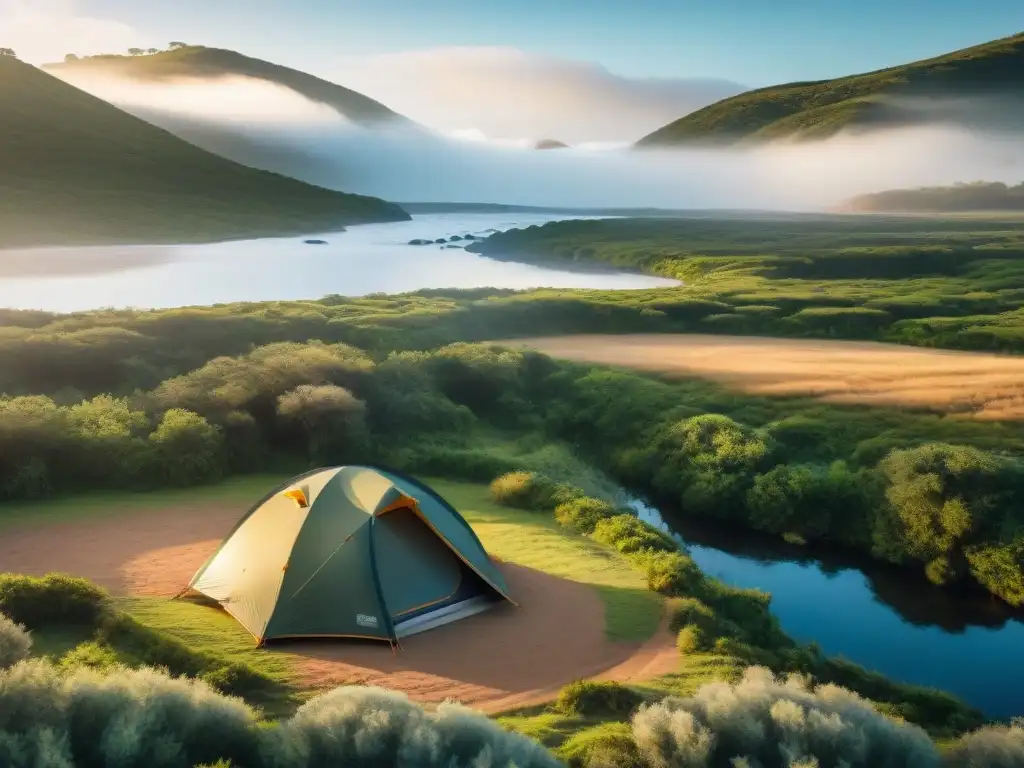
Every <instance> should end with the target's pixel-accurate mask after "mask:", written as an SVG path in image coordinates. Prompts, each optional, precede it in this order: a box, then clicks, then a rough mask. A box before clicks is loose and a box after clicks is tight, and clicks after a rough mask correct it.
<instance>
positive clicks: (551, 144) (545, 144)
mask: <svg viewBox="0 0 1024 768" xmlns="http://www.w3.org/2000/svg"><path fill="white" fill-rule="evenodd" d="M533 148H534V149H568V148H569V145H568V144H563V143H562V142H560V141H556V140H555V139H541V140H540V141H538V142H537V143H536V144H534V145H533Z"/></svg>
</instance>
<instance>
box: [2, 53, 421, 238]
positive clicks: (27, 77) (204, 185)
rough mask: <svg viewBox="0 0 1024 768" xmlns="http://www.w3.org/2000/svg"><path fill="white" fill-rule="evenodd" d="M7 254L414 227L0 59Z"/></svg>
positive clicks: (401, 215)
mask: <svg viewBox="0 0 1024 768" xmlns="http://www.w3.org/2000/svg"><path fill="white" fill-rule="evenodd" d="M0 104H2V105H3V109H2V111H0V147H3V148H4V155H3V160H2V162H0V246H16V245H37V244H59V243H76V244H78V243H92V242H167V241H182V240H189V241H202V240H213V239H224V238H238V237H255V236H261V235H272V234H291V233H301V232H308V231H325V230H329V229H334V228H338V227H341V226H343V225H345V224H351V223H358V222H367V221H395V220H405V219H408V217H409V216H408V214H407V213H406V212H405V211H403V210H402V209H401V208H399V207H398V206H396V205H394V204H392V203H386V202H384V201H383V200H379V199H377V198H373V197H364V196H360V195H349V194H344V193H341V192H335V191H333V190H327V189H323V188H321V187H314V186H311V185H309V184H305V183H302V182H299V181H296V180H294V179H290V178H287V177H285V176H279V175H277V174H273V173H269V172H266V171H259V170H256V169H253V168H249V167H246V166H243V165H239V164H237V163H233V162H231V161H229V160H226V159H224V158H222V157H219V156H217V155H214V154H212V153H209V152H206V151H204V150H202V149H199V148H198V147H195V146H192V145H191V144H188V143H186V142H184V141H182V140H181V139H178V138H177V137H175V136H173V135H172V134H170V133H168V132H166V131H164V130H162V129H160V128H156V127H154V126H152V125H150V124H149V123H146V122H145V121H143V120H139V119H138V118H136V117H132V116H131V115H129V114H127V113H125V112H122V111H121V110H119V109H117V108H116V107H113V106H111V105H110V104H107V103H106V102H104V101H101V100H100V99H97V98H95V97H93V96H90V95H89V94H87V93H85V92H83V91H80V90H78V89H77V88H74V87H72V86H70V85H68V84H66V83H64V82H62V81H60V80H59V79H57V78H55V77H52V76H51V75H48V74H46V73H45V72H42V71H40V70H38V69H36V68H35V67H32V66H30V65H28V64H24V63H22V62H20V61H18V60H16V59H13V58H9V57H0Z"/></svg>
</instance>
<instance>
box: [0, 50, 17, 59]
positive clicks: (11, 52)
mask: <svg viewBox="0 0 1024 768" xmlns="http://www.w3.org/2000/svg"><path fill="white" fill-rule="evenodd" d="M0 56H7V57H8V58H11V59H16V58H18V54H16V53H15V52H14V49H13V48H0Z"/></svg>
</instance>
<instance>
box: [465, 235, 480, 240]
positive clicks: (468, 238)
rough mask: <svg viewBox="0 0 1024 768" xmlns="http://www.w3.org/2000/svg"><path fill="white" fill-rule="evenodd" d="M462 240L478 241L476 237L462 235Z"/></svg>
mask: <svg viewBox="0 0 1024 768" xmlns="http://www.w3.org/2000/svg"><path fill="white" fill-rule="evenodd" d="M462 239H463V240H478V239H479V238H478V237H477V236H476V235H463V236H462Z"/></svg>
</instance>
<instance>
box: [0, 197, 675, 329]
mask: <svg viewBox="0 0 1024 768" xmlns="http://www.w3.org/2000/svg"><path fill="white" fill-rule="evenodd" d="M566 218H588V217H572V216H565V215H558V214H540V213H515V212H512V213H447V214H424V215H418V216H414V217H413V220H412V221H402V222H393V223H389V224H364V225H360V226H356V227H350V228H349V229H348V230H347V231H345V232H337V233H309V234H308V235H304V236H302V237H292V238H270V239H262V240H244V241H233V242H226V243H212V244H202V245H152V246H97V247H83V248H40V249H30V250H20V251H13V250H12V251H4V252H0V306H4V307H14V308H19V309H46V310H51V311H56V312H72V311H79V310H85V309H93V308H97V307H140V308H164V307H178V306H187V305H198V304H218V303H230V302H236V301H274V300H292V299H316V298H320V297H322V296H325V295H327V294H340V295H343V296H362V295H365V294H369V293H402V292H406V291H413V290H416V289H419V288H481V287H495V288H519V289H525V288H540V287H548V288H597V289H605V290H610V289H631V288H653V287H658V286H669V285H677V283H676V282H675V281H672V280H666V279H664V278H659V277H651V276H647V275H638V274H626V273H616V272H601V273H585V272H568V271H561V270H553V269H544V268H541V267H536V266H531V265H527V264H515V263H509V262H499V261H494V260H492V259H486V258H483V257H482V256H478V255H477V254H473V253H468V252H467V251H465V250H462V249H461V248H446V247H443V246H441V245H437V244H434V245H424V246H411V245H409V244H408V243H409V241H410V240H413V239H430V240H436V239H438V238H442V237H444V238H446V239H448V238H451V237H452V236H454V235H459V236H460V237H461V236H465V235H467V234H472V235H476V236H478V237H486V236H487V235H489V234H492V233H493V232H495V231H504V230H506V229H512V228H516V227H527V226H531V225H534V224H543V223H545V222H548V221H554V220H557V219H566ZM590 218H595V217H590ZM307 239H322V240H326V241H327V244H326V245H307V244H305V243H304V242H303V241H304V240H307ZM451 245H456V243H452V244H451Z"/></svg>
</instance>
